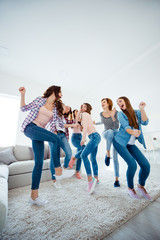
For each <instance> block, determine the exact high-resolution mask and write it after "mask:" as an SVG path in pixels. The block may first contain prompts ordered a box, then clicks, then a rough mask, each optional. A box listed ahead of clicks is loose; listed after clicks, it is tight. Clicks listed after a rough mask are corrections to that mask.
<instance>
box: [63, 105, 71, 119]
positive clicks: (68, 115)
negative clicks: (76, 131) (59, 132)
mask: <svg viewBox="0 0 160 240" xmlns="http://www.w3.org/2000/svg"><path fill="white" fill-rule="evenodd" d="M63 116H64V117H65V118H68V120H70V121H71V120H73V117H72V108H71V107H70V110H69V112H68V113H64V114H63Z"/></svg>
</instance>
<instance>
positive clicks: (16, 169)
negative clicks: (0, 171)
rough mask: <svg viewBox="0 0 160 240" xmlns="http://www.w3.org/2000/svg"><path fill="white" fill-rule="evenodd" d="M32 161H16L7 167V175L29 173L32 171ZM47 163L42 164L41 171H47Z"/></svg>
mask: <svg viewBox="0 0 160 240" xmlns="http://www.w3.org/2000/svg"><path fill="white" fill-rule="evenodd" d="M33 167H34V160H29V159H28V160H26V161H17V162H14V163H12V164H10V165H9V175H10V176H11V175H16V174H23V173H29V172H32V171H33ZM47 168H48V165H47V162H46V161H45V160H44V162H43V170H45V169H47Z"/></svg>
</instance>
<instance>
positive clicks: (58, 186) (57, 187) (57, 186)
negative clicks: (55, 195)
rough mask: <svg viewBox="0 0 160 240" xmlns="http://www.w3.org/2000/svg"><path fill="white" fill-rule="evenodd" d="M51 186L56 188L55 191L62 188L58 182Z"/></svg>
mask: <svg viewBox="0 0 160 240" xmlns="http://www.w3.org/2000/svg"><path fill="white" fill-rule="evenodd" d="M53 186H54V188H56V189H61V188H62V185H61V184H60V183H59V182H57V181H56V182H53Z"/></svg>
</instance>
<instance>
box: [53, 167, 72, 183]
mask: <svg viewBox="0 0 160 240" xmlns="http://www.w3.org/2000/svg"><path fill="white" fill-rule="evenodd" d="M74 174H75V170H74V169H72V170H68V169H64V167H63V166H62V174H61V175H60V176H57V175H55V178H56V180H58V181H60V180H62V179H64V178H69V177H72V176H73V175H74Z"/></svg>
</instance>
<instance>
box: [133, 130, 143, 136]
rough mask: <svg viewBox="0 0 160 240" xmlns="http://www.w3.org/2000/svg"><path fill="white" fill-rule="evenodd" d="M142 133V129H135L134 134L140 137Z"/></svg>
mask: <svg viewBox="0 0 160 240" xmlns="http://www.w3.org/2000/svg"><path fill="white" fill-rule="evenodd" d="M140 134H141V131H140V130H138V129H135V130H133V136H135V137H139V136H140Z"/></svg>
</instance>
